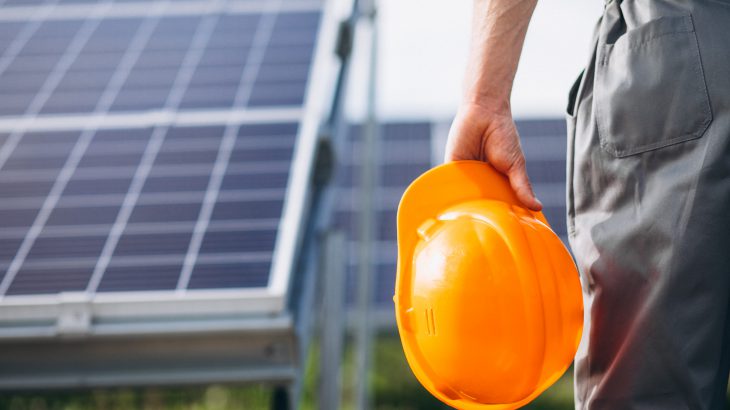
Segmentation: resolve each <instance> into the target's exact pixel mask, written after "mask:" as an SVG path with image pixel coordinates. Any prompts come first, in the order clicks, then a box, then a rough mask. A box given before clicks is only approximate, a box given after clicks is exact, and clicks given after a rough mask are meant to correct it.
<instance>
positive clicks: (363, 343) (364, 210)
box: [355, 0, 379, 410]
mask: <svg viewBox="0 0 730 410" xmlns="http://www.w3.org/2000/svg"><path fill="white" fill-rule="evenodd" d="M360 12H361V15H362V16H365V17H367V19H368V22H369V29H370V59H369V60H370V61H369V78H368V104H367V117H366V121H365V124H364V127H363V132H362V138H361V143H362V157H361V158H362V159H361V168H360V173H361V175H360V192H359V199H360V201H359V202H360V218H359V238H358V242H359V252H358V256H359V264H358V281H357V316H356V317H357V326H356V332H357V333H356V347H357V351H356V357H355V368H356V372H357V375H356V378H355V380H356V383H357V384H356V389H355V407H356V408H357V409H359V410H366V409H368V408H369V407H370V406H369V396H370V394H369V373H370V356H371V352H370V350H371V339H372V327H371V326H370V302H371V299H372V293H373V292H372V288H373V284H374V269H373V260H374V252H373V244H374V239H375V234H374V233H375V223H376V220H377V219H376V216H375V212H376V204H377V199H376V183H377V175H378V172H377V171H378V167H377V165H378V163H379V160H378V155H377V152H378V123H377V118H376V114H377V113H376V90H377V52H378V48H377V45H378V36H377V24H376V19H375V0H361V2H360Z"/></svg>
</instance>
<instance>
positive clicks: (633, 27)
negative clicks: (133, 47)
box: [567, 0, 730, 410]
mask: <svg viewBox="0 0 730 410" xmlns="http://www.w3.org/2000/svg"><path fill="white" fill-rule="evenodd" d="M567 120H568V144H567V145H568V152H567V214H568V215H567V216H568V218H567V220H568V236H569V242H570V245H571V248H572V251H573V254H574V257H575V260H576V264H577V265H578V268H579V271H580V275H581V284H582V290H583V299H584V306H585V328H584V335H583V339H582V340H581V343H580V346H579V349H578V353H577V355H576V359H575V403H576V408H577V409H612V410H614V409H622V410H623V409H663V410H666V409H711V410H715V409H725V408H726V389H727V383H728V370H729V369H730V303H729V301H730V299H729V293H730V2H727V1H720V0H623V1H619V0H609V1H607V2H606V6H605V9H604V13H603V16H602V18H601V19H600V20H599V22H598V24H597V26H596V30H595V33H594V39H593V48H592V50H591V53H590V59H589V62H588V64H587V65H586V67H585V70H584V72H583V73H582V74H581V76H579V78H578V80H577V81H576V83H575V84H574V85H573V87H572V89H571V91H570V96H569V102H568V108H567Z"/></svg>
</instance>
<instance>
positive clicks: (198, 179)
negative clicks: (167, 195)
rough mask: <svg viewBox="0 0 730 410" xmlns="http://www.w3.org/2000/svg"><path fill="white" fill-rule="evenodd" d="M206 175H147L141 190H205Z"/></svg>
mask: <svg viewBox="0 0 730 410" xmlns="http://www.w3.org/2000/svg"><path fill="white" fill-rule="evenodd" d="M209 181H210V176H208V175H182V176H168V177H149V178H147V179H146V180H145V184H144V187H143V188H142V192H143V194H144V193H150V192H185V191H205V189H206V188H207V187H208V182H209Z"/></svg>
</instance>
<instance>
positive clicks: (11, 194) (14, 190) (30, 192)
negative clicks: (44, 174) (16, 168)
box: [0, 173, 53, 198]
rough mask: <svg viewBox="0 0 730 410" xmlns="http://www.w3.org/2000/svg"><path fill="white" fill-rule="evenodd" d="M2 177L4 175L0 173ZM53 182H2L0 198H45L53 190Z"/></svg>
mask: <svg viewBox="0 0 730 410" xmlns="http://www.w3.org/2000/svg"><path fill="white" fill-rule="evenodd" d="M0 175H2V173H0ZM52 186H53V181H2V180H0V198H23V197H35V196H45V195H47V194H48V192H49V191H50V190H51V187H52Z"/></svg>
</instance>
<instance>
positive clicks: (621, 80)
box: [594, 15, 712, 157]
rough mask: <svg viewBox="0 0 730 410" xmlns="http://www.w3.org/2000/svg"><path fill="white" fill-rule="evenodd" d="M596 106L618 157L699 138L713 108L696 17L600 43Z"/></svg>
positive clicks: (604, 136) (664, 20)
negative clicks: (694, 21)
mask: <svg viewBox="0 0 730 410" xmlns="http://www.w3.org/2000/svg"><path fill="white" fill-rule="evenodd" d="M594 110H595V114H596V123H597V125H598V135H599V139H600V142H601V147H602V148H603V149H604V150H606V151H608V152H609V153H611V154H613V155H614V156H616V157H626V156H629V155H635V154H640V153H642V152H646V151H650V150H655V149H658V148H662V147H666V146H669V145H673V144H678V143H681V142H685V141H690V140H693V139H697V138H700V137H701V136H702V135H703V134H704V132H705V130H707V127H709V125H710V123H711V122H712V111H711V108H710V100H709V96H708V94H707V87H706V85H705V78H704V73H703V70H702V63H701V60H700V52H699V47H698V44H697V38H696V35H695V30H694V24H693V22H692V17H691V16H690V15H681V16H670V17H661V18H658V19H656V20H652V21H649V22H647V23H645V24H643V25H641V26H639V27H638V28H636V29H634V30H630V31H628V32H626V33H625V34H623V35H622V36H620V37H618V39H616V41H615V42H613V43H612V44H606V43H605V42H604V43H602V44H599V56H598V60H597V63H596V84H595V88H594Z"/></svg>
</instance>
